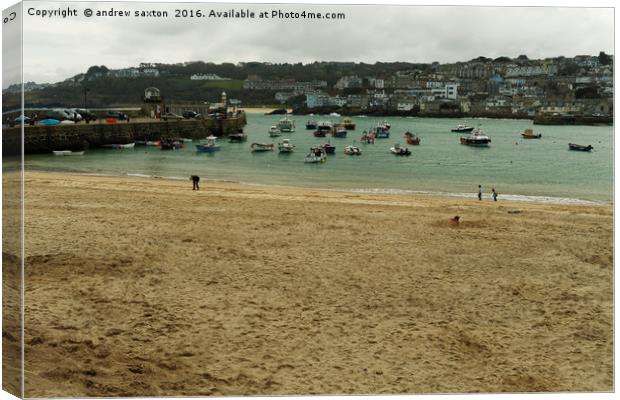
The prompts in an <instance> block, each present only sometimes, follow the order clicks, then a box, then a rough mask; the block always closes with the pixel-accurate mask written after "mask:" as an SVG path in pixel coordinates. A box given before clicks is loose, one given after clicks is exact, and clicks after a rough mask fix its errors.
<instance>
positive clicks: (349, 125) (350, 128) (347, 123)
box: [342, 117, 355, 131]
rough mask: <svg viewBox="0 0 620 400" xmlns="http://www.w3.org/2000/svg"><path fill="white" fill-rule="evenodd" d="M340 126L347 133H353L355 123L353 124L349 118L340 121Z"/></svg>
mask: <svg viewBox="0 0 620 400" xmlns="http://www.w3.org/2000/svg"><path fill="white" fill-rule="evenodd" d="M342 126H344V128H345V129H346V130H348V131H353V130H355V123H354V122H353V120H352V119H351V118H349V117H346V118H343V120H342Z"/></svg>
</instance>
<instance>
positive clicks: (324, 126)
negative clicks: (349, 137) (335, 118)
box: [316, 121, 334, 136]
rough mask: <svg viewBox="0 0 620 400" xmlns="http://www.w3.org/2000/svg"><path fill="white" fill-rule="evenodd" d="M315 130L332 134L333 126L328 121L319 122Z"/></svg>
mask: <svg viewBox="0 0 620 400" xmlns="http://www.w3.org/2000/svg"><path fill="white" fill-rule="evenodd" d="M316 129H317V131H320V132H324V133H332V131H333V130H334V125H333V124H332V123H331V122H330V121H321V122H319V124H318V125H317V127H316ZM323 136H324V135H323Z"/></svg>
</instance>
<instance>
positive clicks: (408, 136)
mask: <svg viewBox="0 0 620 400" xmlns="http://www.w3.org/2000/svg"><path fill="white" fill-rule="evenodd" d="M404 138H405V140H406V141H407V144H410V145H412V146H417V145H419V144H420V137H419V136H418V135H416V134H415V133H411V132H409V131H407V132H405V136H404Z"/></svg>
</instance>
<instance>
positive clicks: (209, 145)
mask: <svg viewBox="0 0 620 400" xmlns="http://www.w3.org/2000/svg"><path fill="white" fill-rule="evenodd" d="M216 140H217V137H215V136H213V135H211V136H209V137H207V142H206V143H201V144H197V145H196V151H197V152H199V153H213V152H214V151H219V150H220V145H218V144H217V142H216Z"/></svg>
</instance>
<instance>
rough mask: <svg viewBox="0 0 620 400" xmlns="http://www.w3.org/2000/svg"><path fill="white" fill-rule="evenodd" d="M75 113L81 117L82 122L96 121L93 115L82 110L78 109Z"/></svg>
mask: <svg viewBox="0 0 620 400" xmlns="http://www.w3.org/2000/svg"><path fill="white" fill-rule="evenodd" d="M75 111H77V112H78V114H80V115H81V116H82V118H83V119H84V121H95V120H96V119H97V116H96V115H95V114H93V113H92V112H90V111H88V110H85V109H83V108H78V109H76V110H75Z"/></svg>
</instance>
